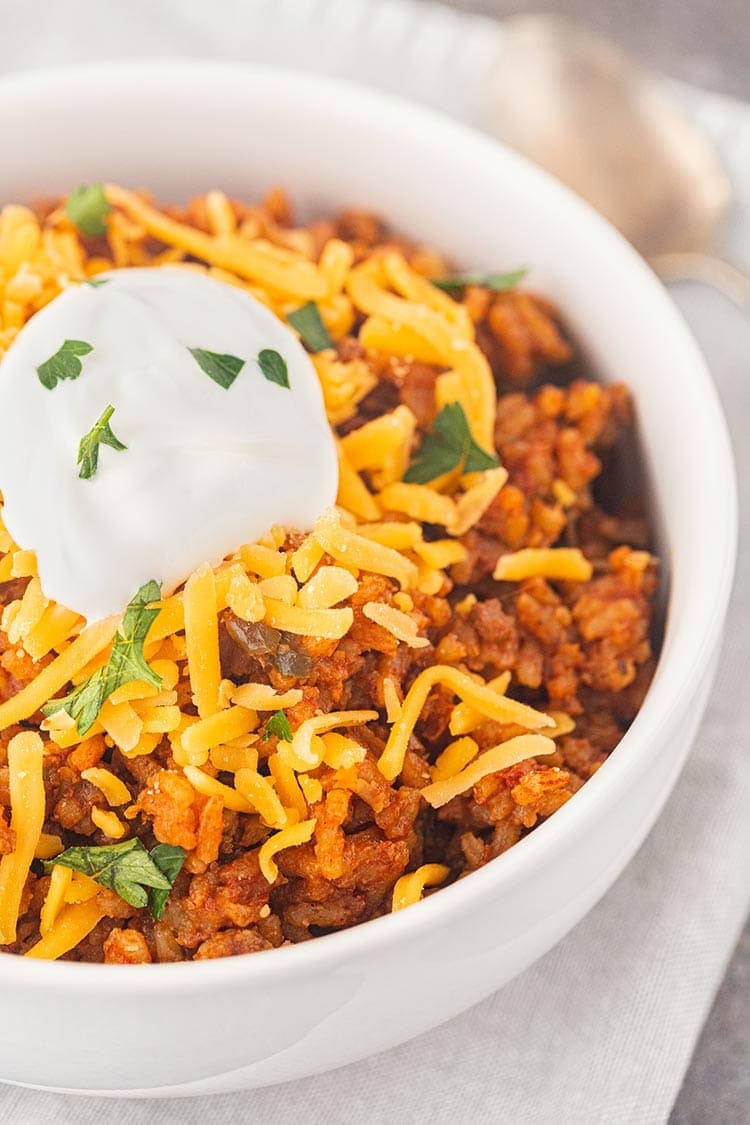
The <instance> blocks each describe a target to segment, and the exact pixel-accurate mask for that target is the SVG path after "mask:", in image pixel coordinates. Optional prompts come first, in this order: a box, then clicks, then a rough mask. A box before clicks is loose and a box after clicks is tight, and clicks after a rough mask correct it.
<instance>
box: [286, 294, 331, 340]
mask: <svg viewBox="0 0 750 1125" xmlns="http://www.w3.org/2000/svg"><path fill="white" fill-rule="evenodd" d="M287 320H288V321H289V323H290V324H291V326H292V328H296V329H297V331H298V332H299V334H300V336H301V337H302V343H303V344H305V346H306V347H307V348H309V349H310V351H311V352H322V351H323V350H324V349H325V348H332V347H333V340H332V339H331V337H330V336H329V334H328V329H327V328H326V326H325V324H324V323H323V318H322V317H321V315H320V309H319V308H318V306H317V305H316V304H315V301H308V302H307V304H306V305H302V306H301V307H300V308H298V309H295V310H294V312H290V313H289V314H288V315H287Z"/></svg>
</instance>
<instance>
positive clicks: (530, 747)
mask: <svg viewBox="0 0 750 1125" xmlns="http://www.w3.org/2000/svg"><path fill="white" fill-rule="evenodd" d="M555 749H556V747H555V744H554V742H553V741H552V739H551V738H545V737H544V735H541V734H519V735H517V736H516V737H515V738H509V739H508V741H507V742H501V743H500V744H499V745H498V746H493V747H492V748H491V749H489V750H485V751H484V753H482V754H480V755H479V757H478V758H475V759H474V761H472V762H471V763H470V764H469V765H467V766H466V768H465V769H463V770H461V772H460V773H457V774H455V775H454V776H453V777H447V778H443V779H442V780H441V781H434V782H433V783H432V784H431V785H427V786H425V788H424V789H422V791H421V792H422V796H423V797H424V799H425V801H427V803H428V804H429V805H432V807H433V808H434V809H439V808H440V807H441V806H442V805H447V804H448V801H452V800H453V798H454V797H458V796H459V794H461V793H465V792H466V790H467V789H470V788H471V787H472V786H473V785H476V783H477V782H478V781H481V780H482V778H483V777H486V776H487V774H489V773H497V771H498V770H506V769H508V768H509V767H510V766H515V765H517V763H518V762H525V761H526V760H527V759H528V758H535V757H544V756H545V755H547V754H554V753H555Z"/></svg>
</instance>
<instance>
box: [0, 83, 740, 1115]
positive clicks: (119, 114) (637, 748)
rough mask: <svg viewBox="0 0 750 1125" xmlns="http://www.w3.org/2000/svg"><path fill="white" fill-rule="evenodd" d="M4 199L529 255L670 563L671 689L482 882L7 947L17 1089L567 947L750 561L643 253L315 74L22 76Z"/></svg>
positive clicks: (704, 401) (475, 993) (320, 1060)
mask: <svg viewBox="0 0 750 1125" xmlns="http://www.w3.org/2000/svg"><path fill="white" fill-rule="evenodd" d="M0 119H2V122H3V128H2V136H3V160H2V164H1V165H0V201H3V202H5V201H25V200H33V199H35V198H37V197H39V196H50V195H54V194H55V193H65V192H66V191H68V190H69V189H70V188H71V187H72V186H73V185H75V184H77V183H79V182H86V181H96V180H103V179H106V180H117V181H121V182H123V183H125V184H128V185H132V186H136V187H138V186H144V187H147V188H149V189H150V190H152V191H153V192H155V193H156V195H157V196H160V197H161V198H163V199H170V200H175V199H176V200H179V199H184V198H186V197H188V196H189V195H191V194H194V193H197V192H202V191H204V190H206V189H208V188H212V187H221V188H223V189H224V190H226V191H227V192H229V193H230V194H236V195H237V196H239V197H242V198H246V199H253V198H256V197H258V196H259V195H260V194H261V193H263V192H264V191H265V190H266V189H267V188H269V187H270V186H271V185H275V184H283V185H285V186H286V187H287V188H288V189H289V190H290V191H291V193H292V196H293V198H294V200H295V202H296V203H297V204H298V205H299V207H300V208H301V210H302V212H303V213H309V214H312V213H315V212H319V211H330V210H335V209H337V208H340V207H343V206H347V205H349V206H352V205H354V206H358V207H362V208H371V209H373V210H375V211H377V212H379V213H380V214H382V215H383V216H385V217H386V218H387V219H388V220H389V221H390V222H391V223H392V224H394V225H395V226H396V227H397V228H400V229H401V230H403V231H404V232H408V233H409V234H410V235H412V236H415V237H416V238H418V239H423V240H424V241H426V242H428V243H431V244H433V245H435V246H436V247H439V248H441V249H442V250H443V251H444V252H446V253H447V254H448V255H450V256H451V257H452V258H453V259H455V261H456V262H457V263H458V264H459V265H460V266H462V267H466V268H468V267H471V268H472V269H495V270H496V269H506V268H512V267H515V266H517V265H519V264H528V265H529V266H530V267H531V275H530V277H531V281H532V283H533V285H534V286H535V288H537V289H539V290H540V291H541V292H543V293H546V294H548V295H549V296H550V297H551V298H552V299H553V300H554V301H555V302H557V303H558V304H559V305H560V307H561V309H562V310H563V312H564V316H565V318H566V322H567V324H568V325H569V326H570V328H571V329H572V331H573V332H574V333H575V335H576V336H577V338H578V339H579V341H580V342H581V343H582V345H583V347H584V349H585V351H586V353H587V355H588V358H589V359H590V361H591V363H592V365H593V367H594V369H595V370H596V371H597V372H599V373H600V374H601V376H602V377H603V378H604V379H605V380H615V379H622V380H624V381H625V382H627V383H628V384H629V385H630V386H631V387H632V389H633V391H634V394H635V399H636V402H637V406H638V413H639V418H640V428H641V436H642V441H643V447H644V450H645V457H646V463H647V468H648V474H649V476H650V480H651V483H652V488H653V494H654V499H655V504H656V509H657V511H658V517H659V520H660V526H661V535H662V554H663V557H664V560H665V564H666V565H667V566H668V568H669V572H670V594H669V606H668V616H667V625H666V633H665V638H664V645H663V649H662V653H661V657H660V660H659V666H658V670H657V673H656V676H655V678H654V681H653V685H652V687H651V689H650V691H649V693H648V696H647V698H646V701H645V703H644V705H643V708H642V710H641V712H640V713H639V715H638V717H637V718H636V720H635V722H634V723H633V725H632V727H631V728H630V730H629V731H628V732H627V734H626V735H625V737H624V738H623V740H622V742H621V744H620V745H619V746H618V747H617V749H616V751H615V752H614V753H613V754H612V756H611V757H610V759H609V760H608V761H607V762H606V764H605V765H604V766H603V767H602V768H601V769H600V770H599V772H598V773H597V774H596V775H595V776H594V777H593V778H592V779H591V781H589V782H588V783H587V785H586V786H585V787H584V788H583V790H582V791H580V792H579V793H577V794H576V796H575V797H574V798H573V800H571V801H570V802H569V803H568V804H567V805H565V806H564V807H563V808H562V809H560V810H559V811H558V812H557V813H555V815H554V816H553V817H552V818H551V819H550V820H548V821H547V822H546V823H544V824H542V825H540V826H539V827H538V828H537V829H536V830H535V831H534V832H533V833H531V835H529V836H528V837H526V838H525V839H523V840H521V841H520V842H519V843H518V844H517V845H516V846H515V847H514V848H512V849H511V850H510V851H509V852H507V853H506V854H504V855H502V856H501V857H499V858H498V859H495V860H494V861H493V862H492V863H490V864H488V865H487V866H486V867H484V868H482V869H481V870H480V871H477V872H476V873H474V874H472V875H470V876H468V877H467V878H465V879H462V880H461V881H460V882H459V883H457V884H455V885H454V886H451V887H448V888H446V889H445V890H441V891H440V892H439V893H438V894H435V895H433V896H431V897H430V898H429V899H428V900H426V901H425V902H423V903H420V904H418V905H416V906H414V907H412V908H410V909H408V910H405V911H403V912H401V913H399V914H395V915H391V916H387V917H384V918H380V919H378V920H376V921H373V922H368V923H366V924H365V925H362V926H358V927H355V928H354V929H350V930H346V931H344V932H342V933H338V934H334V935H330V936H326V937H321V938H317V939H316V940H314V941H312V942H309V943H306V944H303V945H297V946H289V947H286V948H282V949H279V950H273V951H269V952H267V953H258V954H254V955H250V956H242V957H236V958H228V959H226V960H219V961H209V962H200V963H183V964H176V965H171V964H170V965H155V966H151V965H148V966H125V967H120V966H109V965H85V964H74V963H44V962H39V961H26V960H23V959H22V958H17V957H11V956H7V955H0V994H1V995H2V1009H3V1013H2V1020H0V1072H1V1073H0V1078H2V1079H5V1080H9V1081H13V1082H19V1083H28V1084H32V1085H35V1086H42V1087H48V1088H55V1089H58V1090H66V1091H76V1092H79V1093H80V1092H97V1093H103V1092H111V1093H117V1094H120V1095H137V1094H141V1095H145V1094H162V1095H166V1094H192V1093H207V1092H212V1091H221V1090H232V1089H238V1088H242V1087H251V1086H259V1085H263V1084H267V1083H272V1082H280V1081H283V1080H285V1079H291V1078H296V1077H299V1076H301V1075H306V1074H311V1073H314V1072H316V1071H321V1070H324V1069H328V1068H331V1067H335V1066H340V1065H342V1064H343V1063H347V1062H350V1061H352V1060H354V1059H357V1058H361V1057H363V1056H365V1055H369V1054H371V1053H373V1052H376V1051H381V1050H383V1049H385V1048H387V1047H392V1046H393V1045H394V1044H396V1043H399V1042H401V1041H403V1040H405V1039H408V1038H409V1037H411V1036H414V1035H418V1034H419V1033H420V1032H423V1031H425V1030H427V1029H428V1028H432V1027H434V1026H435V1025H436V1024H439V1023H440V1022H441V1021H443V1020H447V1019H449V1018H450V1017H452V1016H454V1015H456V1014H457V1013H458V1012H460V1011H461V1010H462V1009H465V1008H467V1007H469V1006H470V1005H472V1004H475V1003H476V1002H477V1001H479V1000H481V999H482V998H483V997H485V996H487V995H488V994H489V993H490V992H492V991H494V990H495V989H497V988H499V987H500V986H501V985H502V984H504V983H505V982H506V981H508V980H509V979H510V978H511V977H513V976H514V975H515V974H517V973H519V972H520V971H521V970H522V969H525V968H526V967H527V966H528V965H530V964H531V963H532V962H533V961H534V960H535V959H536V958H538V957H540V956H541V955H542V954H543V953H545V952H546V951H547V950H548V949H549V948H550V947H551V946H552V945H553V944H554V943H555V942H557V941H559V939H560V938H561V937H562V936H563V935H564V934H565V933H567V931H568V930H570V929H571V927H572V926H574V925H575V924H576V922H578V921H579V920H580V919H581V918H582V917H583V916H584V914H586V912H587V911H588V910H590V909H591V907H592V906H593V905H594V903H595V902H596V901H597V900H598V899H599V898H600V897H601V896H602V895H603V894H604V892H605V891H606V890H607V888H608V887H610V886H611V884H612V883H613V882H614V880H615V879H616V878H617V876H618V875H619V873H620V872H621V871H622V869H623V867H624V866H625V864H626V863H627V862H628V860H629V859H630V858H631V857H632V855H633V854H634V852H635V851H636V849H637V848H638V846H639V845H640V843H641V842H642V840H643V839H644V837H645V836H646V834H647V832H648V831H649V829H650V827H651V825H652V824H653V822H654V820H655V818H656V817H657V815H658V814H659V811H660V809H661V807H662V806H663V804H664V802H665V800H666V799H667V797H668V795H669V793H670V790H671V789H672V787H673V785H674V783H675V780H676V778H677V776H678V774H679V772H680V769H681V768H682V765H683V762H684V760H685V757H686V755H687V752H688V749H689V746H690V743H691V740H692V738H693V736H694V734H695V731H696V728H697V725H698V722H699V720H700V717H701V713H702V711H703V708H704V705H705V702H706V697H707V694H708V692H709V688H710V685H711V678H712V673H713V670H714V665H715V663H716V658H717V651H718V646H719V641H720V636H721V631H722V625H723V621H724V616H725V612H726V607H727V599H728V595H729V590H730V585H731V577H732V570H733V562H734V554H735V535H736V503H735V488H734V477H733V469H732V458H731V450H730V446H729V440H728V437H727V432H726V428H725V424H724V420H723V418H722V414H721V410H720V407H719V404H718V401H717V397H716V393H715V390H714V387H713V385H712V383H711V379H710V377H709V374H708V372H707V370H706V366H705V364H704V361H703V359H702V358H701V355H700V354H699V352H698V349H697V348H696V345H695V343H694V342H693V340H692V338H691V336H690V333H689V332H688V330H687V328H686V327H685V324H684V323H683V321H682V320H681V318H680V316H679V314H678V313H677V312H676V310H675V308H674V306H673V304H672V302H671V301H670V299H669V297H668V296H667V294H666V293H665V291H664V289H663V288H662V287H661V285H660V284H659V282H658V281H657V280H656V279H655V278H654V276H653V275H652V274H651V272H650V271H649V270H648V268H647V267H646V266H645V265H644V263H643V262H642V261H641V260H640V259H639V258H638V257H637V255H636V254H635V253H634V252H633V251H632V250H631V249H630V247H629V246H628V245H626V243H625V242H624V241H623V240H622V239H621V238H620V237H619V236H618V235H617V234H616V233H615V231H614V230H612V229H611V228H610V227H609V226H608V225H607V224H606V223H605V222H603V221H602V220H601V219H600V218H599V217H597V215H596V214H594V212H593V211H591V210H590V209H589V208H588V207H586V206H585V205H584V204H583V203H581V202H580V201H579V200H578V199H576V198H575V197H574V196H573V195H571V194H570V193H569V192H568V191H566V190H565V189H564V188H563V187H561V186H560V185H559V184H558V183H556V182H555V181H554V180H552V179H550V178H549V177H548V176H546V175H544V174H543V173H542V172H540V171H539V170H538V169H537V168H535V167H533V166H532V165H531V164H529V163H527V162H526V161H525V160H523V159H521V158H519V157H518V156H517V155H514V154H513V153H512V152H510V151H508V150H506V149H504V148H502V147H501V146H499V145H497V144H495V143H493V142H491V141H489V140H487V139H486V138H484V137H482V136H480V135H478V134H476V133H474V132H472V131H470V130H468V129H466V128H464V127H463V126H461V125H458V124H455V123H453V122H451V121H449V120H447V119H444V118H442V117H440V116H437V115H435V114H433V113H431V112H428V111H425V110H423V109H418V108H415V107H413V106H411V105H409V104H407V103H404V102H401V101H398V100H395V99H391V98H389V97H385V96H383V95H380V94H375V93H370V92H366V91H364V90H360V89H357V88H354V87H350V86H346V85H342V84H339V83H336V82H332V81H328V80H323V79H317V78H312V77H310V76H307V75H301V74H292V73H283V72H278V71H273V70H256V69H246V68H241V67H236V66H230V65H213V64H206V65H204V64H190V63H186V64H171V63H170V64H164V63H154V62H148V63H134V64H129V65H117V64H115V65H111V64H107V65H106V66H98V67H93V68H78V69H75V70H70V71H47V72H39V73H34V74H29V75H22V76H20V77H13V78H10V79H7V80H5V81H3V82H0Z"/></svg>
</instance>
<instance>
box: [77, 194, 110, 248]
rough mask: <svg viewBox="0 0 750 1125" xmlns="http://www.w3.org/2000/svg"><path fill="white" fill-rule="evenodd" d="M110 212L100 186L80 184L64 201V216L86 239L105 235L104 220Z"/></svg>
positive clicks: (105, 226)
mask: <svg viewBox="0 0 750 1125" xmlns="http://www.w3.org/2000/svg"><path fill="white" fill-rule="evenodd" d="M111 210H112V208H111V207H110V205H109V203H108V202H107V197H106V195H105V194H104V186H103V185H102V184H80V185H79V187H77V188H73V190H72V191H71V193H70V195H69V196H68V198H67V199H66V201H65V214H66V215H67V216H68V218H69V219H70V221H71V222H72V223H73V225H74V226H75V227H77V228H78V230H79V231H80V232H81V234H84V235H86V237H87V238H97V237H98V236H99V235H100V234H106V233H107V224H106V223H105V222H104V219H105V217H106V216H107V215H108V214H109V213H110V211H111Z"/></svg>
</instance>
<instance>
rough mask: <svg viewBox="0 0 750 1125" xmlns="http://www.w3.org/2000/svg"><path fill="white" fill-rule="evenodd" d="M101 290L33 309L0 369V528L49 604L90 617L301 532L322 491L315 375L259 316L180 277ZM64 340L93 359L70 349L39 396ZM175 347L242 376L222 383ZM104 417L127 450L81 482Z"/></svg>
mask: <svg viewBox="0 0 750 1125" xmlns="http://www.w3.org/2000/svg"><path fill="white" fill-rule="evenodd" d="M100 281H102V282H103V284H97V285H96V286H91V285H86V284H83V285H77V286H74V287H71V288H69V289H67V290H65V292H63V293H62V294H61V295H60V296H59V297H57V298H56V299H55V300H54V301H52V302H51V303H50V304H49V305H47V306H46V307H45V308H44V309H42V310H41V311H40V312H38V313H37V314H36V315H35V316H34V317H33V318H32V320H30V321H29V323H28V324H27V325H26V326H25V327H24V328H23V330H22V331H21V332H20V333H19V334H18V336H17V338H16V340H15V341H14V343H13V345H12V347H11V348H10V349H9V350H8V352H7V354H6V356H5V358H4V359H3V361H2V364H0V417H1V418H2V422H3V438H2V441H0V490H2V493H3V496H4V500H5V510H4V519H5V523H6V526H7V528H8V531H9V532H10V534H11V535H12V537H13V539H14V540H15V541H16V542H17V543H18V544H20V545H22V546H23V547H25V548H29V549H32V550H34V551H35V552H36V555H37V561H38V565H39V577H40V580H41V584H42V589H43V590H44V593H45V594H46V595H47V597H49V598H52V599H54V600H55V601H58V602H60V603H61V604H62V605H65V606H68V607H69V608H71V609H73V610H76V611H77V612H78V613H80V614H82V615H83V616H84V617H85V618H86V619H87V620H88V621H89V622H91V621H93V620H97V619H99V618H102V617H105V616H107V615H109V614H111V613H119V612H121V611H122V609H123V608H124V607H125V605H126V604H127V603H128V601H129V600H130V598H131V597H132V596H133V594H134V593H135V591H136V590H137V589H138V588H139V587H140V586H141V585H142V584H143V583H144V582H146V581H148V580H149V579H152V578H155V579H156V580H157V581H159V582H161V583H162V591H163V593H165V594H167V593H169V592H170V591H171V590H173V589H174V588H175V587H176V586H177V585H179V583H180V582H182V581H184V580H185V578H187V576H188V575H189V574H190V573H191V572H192V571H193V570H194V569H195V568H196V567H197V566H199V565H200V564H201V563H202V562H204V561H208V562H210V563H211V564H212V565H215V564H216V563H218V562H219V561H220V560H221V559H222V558H223V557H224V556H225V555H227V554H230V553H232V552H233V551H236V550H237V548H238V547H239V546H241V544H243V543H246V542H252V541H253V540H254V539H257V538H259V537H260V536H261V535H262V534H263V533H264V532H266V531H267V530H268V529H269V528H270V527H271V526H272V525H273V524H282V525H284V526H287V527H294V528H299V529H301V530H306V529H309V528H310V527H311V526H312V524H313V523H314V521H315V519H316V518H317V516H318V515H319V514H320V513H321V512H322V511H323V510H324V509H325V508H326V507H327V506H328V505H330V504H332V503H333V502H334V500H335V496H336V488H337V460H336V448H335V442H334V438H333V435H332V433H331V430H330V427H329V425H328V422H327V420H326V416H325V412H324V408H323V398H322V394H321V390H320V386H319V383H318V379H317V376H316V373H315V370H314V368H313V365H312V363H311V361H310V359H309V357H308V355H307V353H306V352H305V350H304V348H303V347H302V346H301V344H300V343H299V341H298V340H297V338H296V336H295V335H294V334H293V333H292V332H291V331H290V330H289V329H288V328H286V327H285V325H284V324H283V323H282V322H281V321H280V320H279V319H278V318H277V317H276V316H274V315H273V313H271V312H270V311H269V310H268V309H266V308H265V307H264V306H263V305H262V304H260V302H258V301H256V300H255V299H254V298H253V297H251V296H250V295H249V294H248V293H246V292H245V291H244V290H241V289H238V288H235V287H234V286H230V285H226V284H225V283H223V282H220V281H217V280H214V279H213V278H210V277H207V276H206V275H205V274H202V273H199V272H197V271H195V272H194V271H192V270H181V269H177V268H171V269H170V268H169V267H164V268H161V269H123V270H118V271H114V272H112V273H109V274H105V275H103V276H102V277H101V279H100ZM65 341H78V342H79V343H83V344H86V345H90V351H87V352H86V353H85V354H80V353H81V352H82V349H80V348H78V349H77V350H78V352H79V355H78V356H77V357H76V360H77V362H74V363H73V364H72V369H73V370H75V368H76V367H77V366H78V364H80V373H79V374H78V375H77V376H74V377H70V376H68V377H66V378H63V379H60V380H59V381H57V382H56V383H55V384H54V386H53V387H52V389H49V387H48V386H45V385H44V384H43V382H42V379H41V378H40V376H39V374H38V372H37V368H38V367H40V366H42V365H44V364H45V361H47V360H48V359H50V357H52V356H54V355H55V354H56V353H58V351H59V349H60V348H61V347H62V346H63V345H64V344H65ZM190 349H201V350H202V352H203V353H205V352H212V353H215V354H216V355H218V356H229V357H234V358H235V359H237V360H242V361H244V362H243V366H242V368H241V370H240V371H239V373H238V374H236V377H235V378H234V381H233V382H232V383H231V385H230V386H228V387H225V386H222V385H220V383H219V382H216V381H214V379H213V378H211V377H210V376H209V375H208V374H207V373H206V372H205V370H204V369H203V367H202V366H201V365H200V363H199V362H198V360H197V359H196V358H195V356H194V355H193V353H192V352H191V350H190ZM267 350H271V351H275V352H277V353H278V355H279V356H280V357H281V358H282V359H283V361H284V362H285V364H286V368H287V373H288V382H289V386H288V387H286V386H283V385H280V384H279V383H278V382H273V381H271V380H270V379H269V378H267V377H266V376H265V375H264V373H263V370H262V369H261V366H260V364H259V362H258V358H257V357H258V355H259V353H261V352H262V351H267ZM231 366H233V367H234V368H236V366H237V364H236V363H234V364H233V365H231ZM47 382H50V380H49V379H47ZM109 406H112V407H113V408H114V409H113V411H112V414H111V416H110V417H109V426H110V429H111V432H112V433H113V434H114V435H115V437H116V438H117V439H118V441H119V442H120V443H121V444H123V445H125V446H126V447H127V448H126V449H124V450H121V449H117V448H113V447H112V446H110V445H108V444H106V443H101V444H99V448H98V465H97V468H96V471H95V472H94V473H93V475H92V476H90V477H89V478H88V479H82V478H81V476H80V475H79V472H80V468H79V465H78V464H77V457H78V450H79V443H80V441H81V439H82V438H83V437H84V435H86V434H88V433H90V431H91V430H92V428H93V427H94V426H95V424H96V423H97V421H98V420H99V419H100V418H101V416H102V414H103V412H105V411H106V410H107V408H108V407H109Z"/></svg>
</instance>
